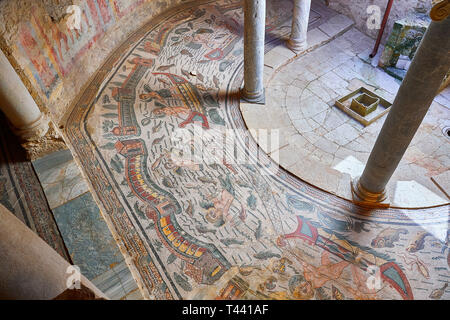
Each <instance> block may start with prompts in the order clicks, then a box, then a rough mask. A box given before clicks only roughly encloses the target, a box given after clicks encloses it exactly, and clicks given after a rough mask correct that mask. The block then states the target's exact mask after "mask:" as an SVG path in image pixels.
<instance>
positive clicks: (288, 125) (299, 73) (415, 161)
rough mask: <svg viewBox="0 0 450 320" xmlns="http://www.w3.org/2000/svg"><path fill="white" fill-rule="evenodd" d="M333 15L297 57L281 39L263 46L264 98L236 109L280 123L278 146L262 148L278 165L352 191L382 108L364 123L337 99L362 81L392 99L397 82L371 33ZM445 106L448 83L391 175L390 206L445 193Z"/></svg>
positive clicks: (260, 122) (271, 125) (254, 125)
mask: <svg viewBox="0 0 450 320" xmlns="http://www.w3.org/2000/svg"><path fill="white" fill-rule="evenodd" d="M334 20H336V21H334V22H333V23H332V24H333V28H332V29H330V30H333V32H330V31H329V30H328V29H327V28H326V26H325V25H322V26H319V27H318V28H316V29H313V30H310V31H309V32H308V36H309V44H310V48H309V52H306V53H305V54H302V55H300V56H297V57H295V56H294V54H293V53H292V52H290V50H288V49H287V48H286V47H285V46H284V44H281V45H279V46H278V47H277V48H275V49H274V50H272V51H271V52H272V53H269V54H267V55H266V60H265V65H266V66H265V77H266V79H265V83H266V105H264V106H255V105H250V104H242V105H241V110H242V113H243V115H244V119H245V121H246V124H247V126H248V127H249V128H250V129H278V130H279V135H280V141H279V148H276V149H268V150H265V151H266V152H268V153H270V154H271V155H272V158H274V160H276V161H278V163H279V164H280V165H281V166H282V167H284V168H285V169H287V170H288V171H290V172H291V173H293V174H295V175H296V176H298V177H300V178H301V179H303V180H305V181H307V182H309V183H311V184H313V185H315V186H317V187H319V188H321V189H324V190H327V191H329V192H331V193H333V194H336V195H338V196H341V197H344V198H346V199H351V193H350V180H351V179H352V178H355V177H357V176H359V175H360V174H361V173H362V170H363V169H364V164H365V163H366V161H367V159H368V156H369V154H370V151H371V149H372V146H373V145H374V143H375V140H376V137H377V135H378V132H379V131H380V129H381V126H382V125H383V122H384V120H385V118H386V115H385V116H383V117H382V118H380V119H378V120H377V121H375V122H374V123H372V124H370V125H369V126H367V127H364V126H363V125H362V124H360V123H359V122H357V121H356V120H354V119H353V118H351V117H349V116H348V115H347V114H345V113H344V112H342V111H341V110H340V109H338V108H337V107H335V106H334V104H335V101H336V100H337V99H339V98H341V97H342V96H344V95H347V94H349V93H351V92H352V91H354V90H356V89H358V88H360V87H362V86H363V87H366V88H367V89H369V90H372V91H373V92H375V93H376V94H378V95H380V96H381V97H383V98H384V99H386V100H388V101H389V102H393V100H394V98H395V95H396V93H397V90H398V88H399V86H400V82H399V81H398V80H396V79H394V78H393V77H391V76H389V75H388V74H386V73H385V72H384V71H383V70H382V69H380V68H377V67H376V61H370V59H369V58H368V54H369V53H370V52H371V50H372V48H373V44H374V40H373V39H371V38H369V37H368V36H366V35H364V34H363V33H361V32H360V31H358V30H357V29H356V28H354V27H352V23H351V21H349V20H348V19H346V18H345V17H342V16H340V15H338V16H336V17H335V18H334ZM382 49H383V48H380V51H379V52H380V53H381V51H382ZM376 58H377V57H375V58H374V59H376ZM374 65H375V66H374ZM449 108H450V88H447V89H446V90H445V91H443V92H442V93H441V94H440V95H439V96H437V97H436V99H435V101H434V102H433V104H432V106H431V108H430V111H429V112H428V114H427V116H426V118H425V120H424V122H423V123H422V125H421V127H420V129H419V131H418V133H417V134H416V136H415V137H414V139H413V141H412V143H411V145H410V147H409V149H408V151H407V153H406V154H405V156H404V158H403V160H402V162H401V163H400V165H399V167H398V169H397V171H396V172H395V174H394V176H393V178H392V179H391V181H390V183H389V186H388V194H389V196H390V203H391V205H392V206H396V207H405V208H418V207H428V206H435V205H442V204H446V203H448V202H449V199H448V198H447V196H446V195H445V193H444V192H442V190H446V193H447V194H448V193H449V191H448V190H449V186H450V181H449V169H448V168H450V144H449V142H450V140H449V139H448V137H445V136H444V134H443V132H442V130H443V128H445V127H447V126H449V125H450V111H449ZM263 148H264V146H263ZM437 184H439V187H438V186H437ZM441 189H442V190H441Z"/></svg>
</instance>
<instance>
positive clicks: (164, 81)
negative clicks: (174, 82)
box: [158, 78, 170, 86]
mask: <svg viewBox="0 0 450 320" xmlns="http://www.w3.org/2000/svg"><path fill="white" fill-rule="evenodd" d="M158 81H159V82H161V83H162V84H164V85H166V86H170V83H169V82H167V81H166V80H164V79H161V78H158Z"/></svg>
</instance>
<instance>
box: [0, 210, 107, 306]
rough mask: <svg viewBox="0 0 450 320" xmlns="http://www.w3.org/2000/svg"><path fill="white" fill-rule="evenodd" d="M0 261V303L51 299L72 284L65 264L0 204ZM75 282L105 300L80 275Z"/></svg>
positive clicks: (61, 258) (93, 286)
mask: <svg viewBox="0 0 450 320" xmlns="http://www.w3.org/2000/svg"><path fill="white" fill-rule="evenodd" d="M0 258H1V261H0V299H1V300H3V299H8V300H22V299H26V300H48V299H53V298H55V297H56V296H58V295H59V294H61V293H62V292H64V291H65V290H66V289H67V284H69V286H70V285H71V284H72V283H73V282H71V281H70V280H71V275H73V272H71V269H70V268H69V267H70V264H69V262H67V261H66V260H65V259H64V258H63V257H61V256H60V255H59V254H58V253H57V252H56V251H55V250H54V249H53V248H52V247H50V246H49V245H48V244H47V243H46V242H45V241H44V240H42V239H41V238H40V237H39V236H38V235H37V234H35V233H34V232H33V231H32V230H31V229H29V228H28V227H27V226H26V225H25V224H24V223H23V222H22V221H20V220H19V219H18V218H17V217H16V216H14V215H13V214H12V213H11V212H9V211H8V210H7V209H6V208H5V207H4V206H2V205H1V204H0ZM72 279H75V278H72ZM76 280H80V284H81V285H82V286H85V287H87V288H89V289H90V290H91V291H92V292H93V293H94V294H95V295H96V296H97V297H101V298H105V299H107V297H106V296H105V295H104V294H103V293H102V292H101V291H100V290H99V289H98V288H97V287H96V286H95V285H94V284H92V282H90V281H89V280H88V279H87V278H86V277H84V276H83V275H80V278H79V279H78V278H76Z"/></svg>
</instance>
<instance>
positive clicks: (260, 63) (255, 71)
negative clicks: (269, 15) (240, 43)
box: [242, 0, 266, 103]
mask: <svg viewBox="0 0 450 320" xmlns="http://www.w3.org/2000/svg"><path fill="white" fill-rule="evenodd" d="M265 29H266V0H244V88H243V90H242V98H243V99H244V100H246V101H248V102H256V103H257V102H262V101H263V100H264V83H263V74H264V37H265V31H266V30H265Z"/></svg>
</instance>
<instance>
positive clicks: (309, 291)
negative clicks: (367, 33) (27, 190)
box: [34, 0, 450, 299]
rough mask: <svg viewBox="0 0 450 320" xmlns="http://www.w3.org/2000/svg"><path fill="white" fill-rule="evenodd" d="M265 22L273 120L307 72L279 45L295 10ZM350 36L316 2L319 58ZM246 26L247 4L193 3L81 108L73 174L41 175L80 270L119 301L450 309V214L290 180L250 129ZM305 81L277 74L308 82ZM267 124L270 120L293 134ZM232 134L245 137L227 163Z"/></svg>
mask: <svg viewBox="0 0 450 320" xmlns="http://www.w3.org/2000/svg"><path fill="white" fill-rule="evenodd" d="M267 11H268V19H267V37H266V40H267V41H266V48H267V54H266V65H267V66H266V69H265V73H266V75H268V76H267V77H266V81H267V84H268V89H269V90H268V92H267V100H268V101H267V105H269V104H270V103H272V102H273V101H277V100H276V99H278V97H279V96H281V97H282V96H283V94H279V95H276V94H272V93H271V92H273V90H279V91H280V92H285V91H286V90H288V89H289V88H290V87H291V84H292V81H290V82H288V83H281V81H282V80H280V79H281V78H282V77H279V76H278V74H276V73H275V74H274V73H273V72H274V71H276V70H277V69H279V68H280V67H282V66H283V64H285V63H287V62H288V61H289V60H292V64H296V65H297V66H299V64H300V62H299V61H302V59H308V58H307V56H303V57H300V58H297V59H295V57H294V55H293V53H291V52H290V51H289V50H287V49H286V48H284V47H283V46H281V45H280V44H282V43H283V39H284V38H285V37H286V36H287V35H288V34H289V31H290V17H289V13H290V12H291V1H268V10H267ZM313 24H314V25H313ZM352 24H353V23H352V22H351V21H350V20H349V19H348V18H346V17H344V16H341V15H338V14H336V13H333V12H330V11H329V10H327V9H326V8H324V7H321V6H318V5H317V3H315V4H314V6H313V14H312V15H311V25H310V29H311V31H310V46H311V50H313V49H316V50H323V51H324V52H328V53H329V50H330V49H329V48H328V47H327V45H331V44H333V41H337V40H339V39H341V37H344V38H345V37H348V32H351V33H356V32H357V31H355V30H354V29H352ZM242 25H243V12H242V8H241V6H240V2H239V1H225V0H223V1H214V2H213V1H204V2H202V4H201V5H199V4H198V2H195V3H191V4H189V3H187V4H185V5H183V6H182V7H179V8H177V9H173V10H171V11H169V12H167V13H166V14H164V15H163V16H161V17H160V18H158V19H156V20H153V21H150V22H149V23H148V24H147V25H146V26H144V27H143V28H142V29H140V30H139V31H137V32H136V33H135V34H134V35H132V36H131V37H130V38H129V39H128V40H127V42H125V43H124V44H123V45H122V46H121V47H119V48H118V49H117V50H116V51H114V52H112V55H111V57H110V58H109V60H108V61H107V62H106V63H105V64H104V65H103V66H101V67H100V68H99V71H98V73H97V74H96V76H95V77H94V78H93V80H92V82H91V83H90V84H89V85H88V86H87V87H86V89H85V90H84V91H83V92H81V93H80V96H79V97H78V98H77V100H76V101H75V102H74V104H73V106H72V108H71V110H70V111H69V112H68V114H67V116H66V120H65V123H64V128H65V129H64V130H65V133H64V134H65V138H66V141H67V142H68V144H69V148H70V150H71V154H73V157H74V159H73V158H72V157H71V154H69V153H68V152H67V151H62V152H59V153H57V154H53V155H50V156H48V157H49V158H47V159H44V160H42V159H41V160H38V161H37V162H35V163H34V166H35V169H36V172H37V174H38V176H39V179H40V180H41V183H42V185H43V186H44V192H45V193H46V195H47V198H48V201H49V204H50V207H51V209H52V211H53V214H54V215H55V218H56V221H57V223H58V227H59V229H60V230H61V234H62V237H63V239H64V241H65V243H66V246H67V249H68V251H69V253H70V255H71V258H72V260H73V262H74V264H77V265H79V266H80V268H81V270H82V272H83V274H85V275H86V276H87V277H88V278H89V279H90V280H92V281H93V282H94V283H95V284H96V285H97V286H98V287H99V288H100V289H101V290H103V291H104V292H105V293H106V294H107V295H108V296H110V297H111V298H115V299H138V298H145V299H450V291H449V289H448V282H449V272H448V270H449V267H450V258H449V249H448V222H449V206H448V205H447V206H438V207H435V208H428V209H420V210H408V209H396V208H391V209H386V210H372V211H367V210H365V209H363V208H360V207H357V206H354V205H353V204H352V203H351V202H350V201H347V200H345V199H343V198H341V197H337V196H335V195H333V194H332V193H330V192H326V191H323V190H321V189H319V188H317V187H315V186H313V185H311V184H309V183H307V182H305V181H304V180H301V179H299V178H297V177H296V176H295V175H292V174H291V173H289V172H288V171H285V170H284V169H282V168H280V167H279V166H278V165H277V163H275V162H274V161H273V160H272V159H271V158H270V157H269V156H268V154H270V155H272V152H273V151H274V150H268V149H266V150H262V149H261V148H260V147H259V146H258V144H257V143H256V142H255V140H254V139H253V137H252V135H251V134H250V133H249V132H247V131H246V130H245V129H246V125H248V119H249V118H248V115H247V114H246V112H247V111H246V110H248V109H249V108H250V106H246V105H240V104H239V101H238V91H239V87H240V86H241V83H242V69H243V68H242V66H243V42H242ZM346 35H347V36H346ZM347 40H348V39H347ZM341 41H342V40H341ZM354 45H355V46H356V44H354ZM322 48H328V49H322ZM270 49H272V50H270ZM347 49H348V50H349V51H351V50H352V49H351V48H349V47H348V48H347ZM314 52H315V51H311V52H310V54H311V55H313V54H314ZM319 52H320V51H319ZM280 56H282V57H283V59H279V57H280ZM341 58H342V60H341ZM335 59H336V60H337V61H339V64H341V63H345V62H346V61H347V60H351V59H347V58H346V57H345V58H344V55H332V57H331V58H329V59H328V60H327V61H326V63H329V64H333V63H337V62H334V61H335ZM346 59H347V60H346ZM281 60H282V61H281ZM294 60H295V61H294ZM339 64H337V65H336V66H338V65H339ZM323 68H324V70H325V69H327V67H325V66H323ZM332 69H334V68H332ZM332 69H330V70H332ZM293 70H294V68H289V67H288V68H287V69H284V71H283V72H280V73H284V74H285V75H286V76H287V77H293V79H292V80H293V81H294V82H295V80H296V79H297V80H298V79H300V80H301V79H302V78H301V77H298V78H297V76H298V75H297V74H296V75H294V74H293ZM330 70H328V71H330ZM328 71H327V72H328ZM357 71H358V70H356V71H355V72H357ZM310 72H313V71H310ZM327 72H326V73H327ZM307 75H308V74H307V73H306V72H305V77H306V76H307ZM306 80H307V81H311V80H313V79H309V80H308V79H306ZM350 80H351V79H350ZM277 81H279V83H278V82H277ZM277 83H278V84H277ZM317 85H319V83H318V84H317ZM285 87H287V88H288V89H286V88H285ZM314 88H316V87H314ZM344 88H345V87H344ZM319 89H320V88H319ZM291 90H292V89H291ZM308 90H309V89H308ZM313 90H315V89H313V88H311V90H310V91H311V92H312V93H314V91H313ZM325 92H326V93H327V94H331V91H328V90H325V91H324V93H323V95H324V94H325ZM286 93H287V91H286ZM336 93H338V94H340V93H341V92H340V91H337V92H336ZM331 99H333V98H331V96H330V99H329V100H331ZM276 104H277V103H276ZM276 104H275V105H276ZM279 106H280V107H282V108H284V109H288V106H287V105H283V104H282V103H281V102H280V103H279ZM256 108H258V107H257V106H255V110H256ZM259 108H262V107H259ZM241 109H242V112H241ZM306 109H309V110H310V109H311V107H310V105H309V104H307V105H306V106H305V110H306ZM270 112H271V110H267V109H265V110H264V112H261V113H259V118H260V121H261V122H262V121H265V119H266V117H265V116H268V118H267V119H268V120H267V121H277V119H279V118H283V119H286V121H289V122H286V124H287V123H293V122H292V121H291V116H290V113H289V110H288V112H286V110H281V111H279V112H273V113H270ZM302 112H303V111H302ZM305 112H307V111H305ZM243 115H244V117H243ZM244 118H245V121H244ZM325 119H327V117H325ZM283 121H284V120H283ZM284 127H288V126H287V125H285V126H284ZM284 127H280V128H284ZM299 128H300V129H299ZM299 128H297V127H294V126H293V129H289V130H294V129H295V130H303V129H302V128H301V127H299ZM227 129H228V130H232V131H233V132H237V133H238V135H237V137H236V139H235V141H234V142H235V145H234V150H233V152H231V154H228V156H229V157H226V158H225V160H224V159H223V158H222V157H219V156H218V154H220V153H219V152H218V150H220V148H221V147H222V144H221V142H220V141H219V140H220V139H221V138H223V135H224V134H225V133H226V132H227V131H226V130H227ZM293 133H294V132H293ZM192 135H194V136H195V137H196V138H194V139H191V138H192V137H193V136H192ZM280 138H281V141H283V140H282V139H284V138H283V135H280ZM299 141H301V140H299ZM199 145H200V146H199ZM198 147H202V148H204V150H206V151H205V152H204V153H201V154H196V153H195V152H194V154H192V150H197V148H198ZM282 149H283V148H282ZM282 149H280V151H281V150H282ZM292 152H296V150H293V151H292ZM239 154H240V155H242V154H245V155H246V156H245V161H242V162H241V161H238V162H236V161H233V159H234V158H233V157H234V156H235V155H239ZM186 155H190V156H189V157H187V156H186ZM294 155H295V154H291V155H290V157H292V156H294ZM299 156H300V155H299ZM281 158H283V157H281ZM355 158H357V156H355ZM360 161H362V162H363V160H360ZM75 164H77V165H78V167H79V168H81V169H82V173H81V174H80V172H79V171H77V166H75ZM297 167H300V166H297ZM287 169H290V168H287ZM83 177H84V178H83ZM300 177H302V176H301V175H300ZM302 178H303V177H302ZM305 180H306V179H305Z"/></svg>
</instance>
